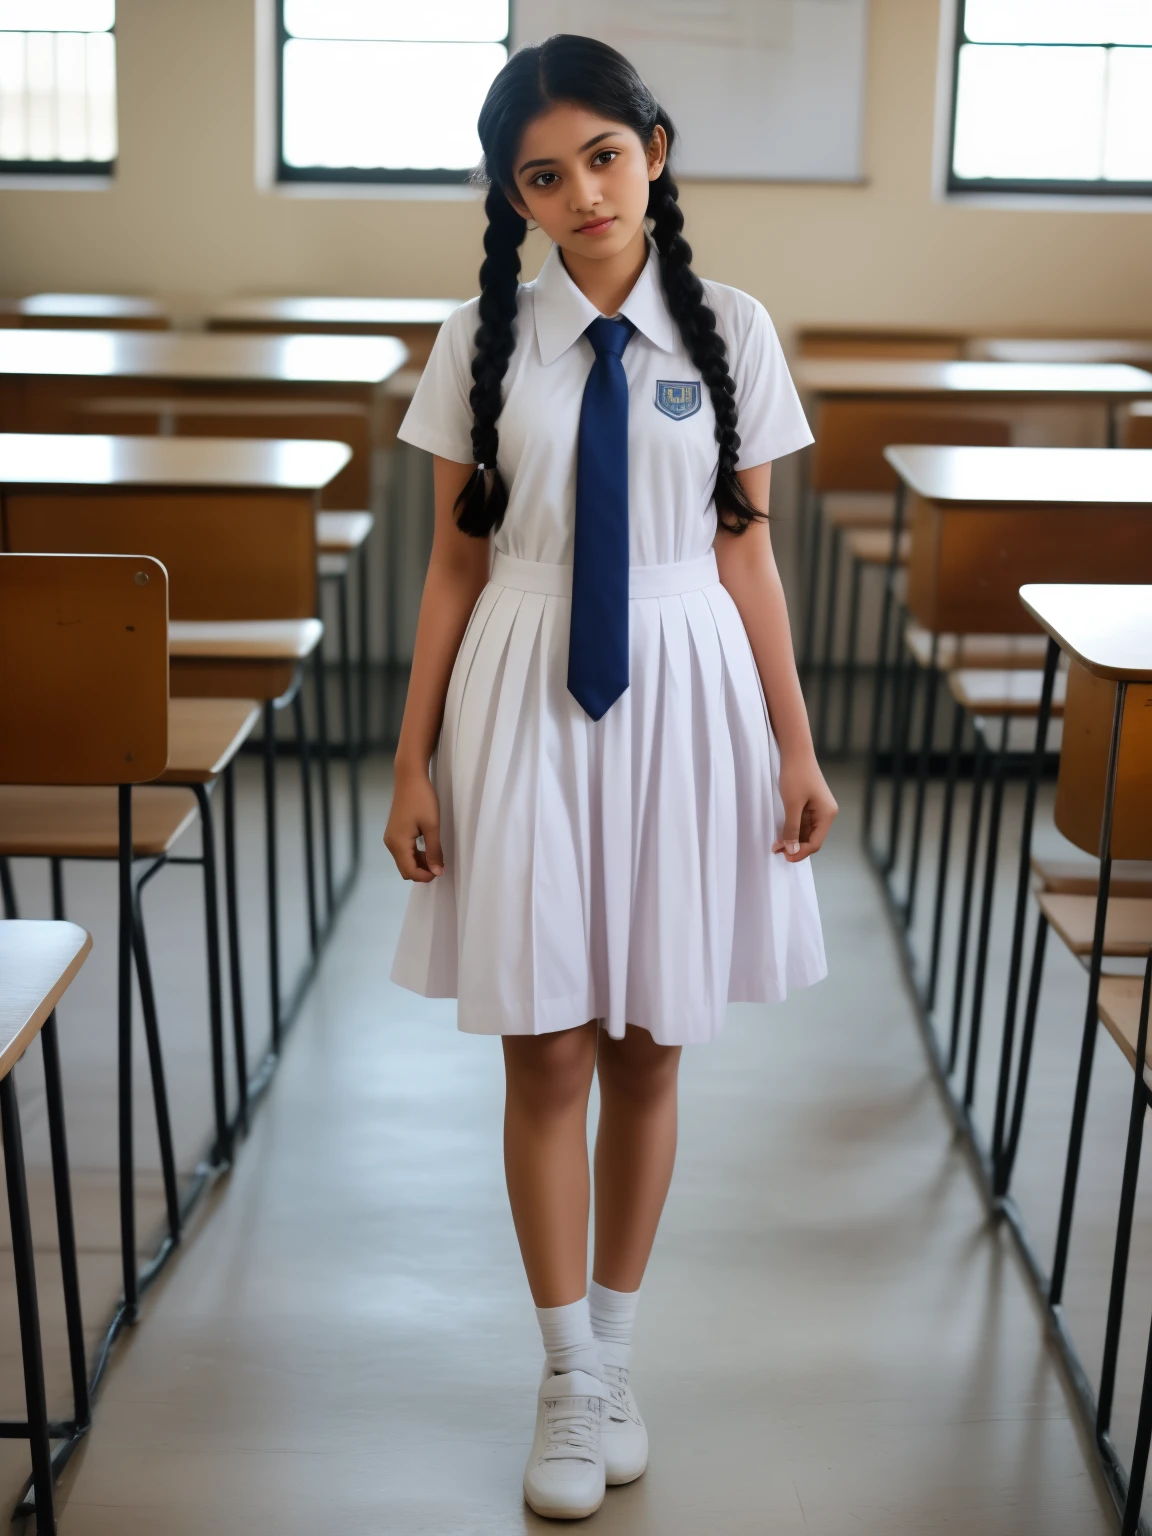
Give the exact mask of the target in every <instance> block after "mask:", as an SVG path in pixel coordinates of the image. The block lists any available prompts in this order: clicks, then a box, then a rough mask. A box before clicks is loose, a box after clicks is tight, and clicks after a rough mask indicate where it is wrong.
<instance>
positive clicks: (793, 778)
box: [772, 756, 840, 864]
mask: <svg viewBox="0 0 1152 1536" xmlns="http://www.w3.org/2000/svg"><path fill="white" fill-rule="evenodd" d="M780 798H781V800H782V801H783V802H784V836H783V837H782V838H780V839H779V840H778V841H777V842H775V843H773V844H772V852H773V853H782V854H783V855H784V857H785V858H786V859H787V860H788V862H789V864H799V863H800V861H801V859H806V858H807V857H808V855H809V854H812V853H815V852H816V851H817V849H818V848H820V847H821V845H822V844H823V842H824V839H825V838H826V837H827V836H828V832H829V829H830V828H831V826H832V823H833V821H834V820H835V819H836V813H837V812H838V811H839V809H840V807H839V806H838V805H837V804H836V801H835V800H834V799H833V797H832V791H831V790H830V789H829V788H828V785H827V784H826V783H825V782H824V775H823V774H822V773H821V772H820V768H819V765H818V763H817V762H816V759H815V758H814V757H812V756H806V757H804V758H802V759H800V761H798V762H797V761H794V760H792V761H790V760H789V759H787V758H785V759H784V760H783V762H782V763H781V765H780Z"/></svg>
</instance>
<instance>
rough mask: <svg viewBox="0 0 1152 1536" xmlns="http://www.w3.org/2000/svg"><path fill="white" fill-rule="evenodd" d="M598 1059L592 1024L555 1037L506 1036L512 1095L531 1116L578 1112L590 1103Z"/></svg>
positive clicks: (509, 1091) (506, 1054) (510, 1092)
mask: <svg viewBox="0 0 1152 1536" xmlns="http://www.w3.org/2000/svg"><path fill="white" fill-rule="evenodd" d="M594 1027H595V1026H593V1028H594ZM595 1058H596V1041H595V1036H594V1035H592V1034H591V1033H590V1031H589V1026H588V1025H584V1026H582V1027H581V1028H579V1029H566V1030H561V1031H560V1032H558V1033H557V1034H554V1035H532V1036H524V1035H522V1036H505V1040H504V1059H505V1069H506V1077H507V1083H508V1095H509V1097H510V1098H513V1099H514V1100H515V1101H516V1103H517V1106H518V1107H519V1108H520V1109H521V1110H523V1111H526V1112H528V1113H529V1114H535V1115H541V1116H549V1117H551V1116H556V1115H562V1114H564V1113H565V1112H566V1111H572V1110H577V1111H578V1110H580V1109H581V1107H586V1106H587V1103H588V1091H589V1089H590V1088H591V1086H592V1070H593V1065H594V1063H595Z"/></svg>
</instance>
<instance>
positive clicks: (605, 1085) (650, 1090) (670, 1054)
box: [597, 1026, 680, 1110]
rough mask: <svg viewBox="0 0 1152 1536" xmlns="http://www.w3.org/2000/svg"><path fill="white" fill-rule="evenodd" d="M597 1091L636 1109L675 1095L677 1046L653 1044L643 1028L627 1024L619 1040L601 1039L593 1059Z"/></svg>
mask: <svg viewBox="0 0 1152 1536" xmlns="http://www.w3.org/2000/svg"><path fill="white" fill-rule="evenodd" d="M597 1070H598V1073H599V1077H600V1091H601V1094H608V1095H610V1096H612V1097H614V1098H618V1099H627V1100H628V1101H629V1102H630V1104H631V1105H632V1106H633V1108H634V1109H636V1110H643V1109H645V1108H649V1107H654V1106H656V1105H658V1104H664V1103H666V1102H667V1100H668V1098H669V1096H672V1097H673V1098H674V1097H675V1094H676V1082H677V1078H678V1075H679V1071H680V1047H679V1046H678V1045H672V1046H669V1045H657V1044H656V1043H655V1041H654V1040H653V1039H652V1036H651V1035H650V1034H649V1033H648V1032H647V1030H644V1029H637V1028H635V1027H632V1026H629V1028H628V1031H627V1033H626V1034H625V1037H624V1039H623V1040H608V1039H604V1040H602V1041H601V1042H600V1052H599V1056H598V1058H597Z"/></svg>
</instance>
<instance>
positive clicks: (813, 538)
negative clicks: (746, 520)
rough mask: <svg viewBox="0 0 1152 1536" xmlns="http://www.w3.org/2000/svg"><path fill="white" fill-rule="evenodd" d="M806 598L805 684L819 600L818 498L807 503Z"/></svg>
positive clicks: (820, 514)
mask: <svg viewBox="0 0 1152 1536" xmlns="http://www.w3.org/2000/svg"><path fill="white" fill-rule="evenodd" d="M808 519H809V522H810V524H811V528H810V532H809V536H808V596H807V601H806V602H805V604H804V640H803V645H802V647H801V651H800V675H801V677H802V678H803V679H804V681H805V683H807V682H809V681H810V679H811V676H812V655H813V652H814V650H815V648H816V610H817V608H818V607H819V600H820V555H821V548H820V546H821V544H822V543H823V537H822V535H823V524H824V509H823V506H822V504H821V500H820V497H819V496H816V495H812V496H810V498H809V501H808Z"/></svg>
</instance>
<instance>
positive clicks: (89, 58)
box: [0, 0, 116, 176]
mask: <svg viewBox="0 0 1152 1536" xmlns="http://www.w3.org/2000/svg"><path fill="white" fill-rule="evenodd" d="M115 24H116V0H0V173H5V174H12V173H16V174H20V173H27V174H29V175H37V176H42V175H45V174H53V173H55V174H64V175H72V176H74V175H98V176H106V175H108V174H109V172H110V171H111V170H112V168H113V162H114V161H115V159H116V35H115V31H114V28H115Z"/></svg>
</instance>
